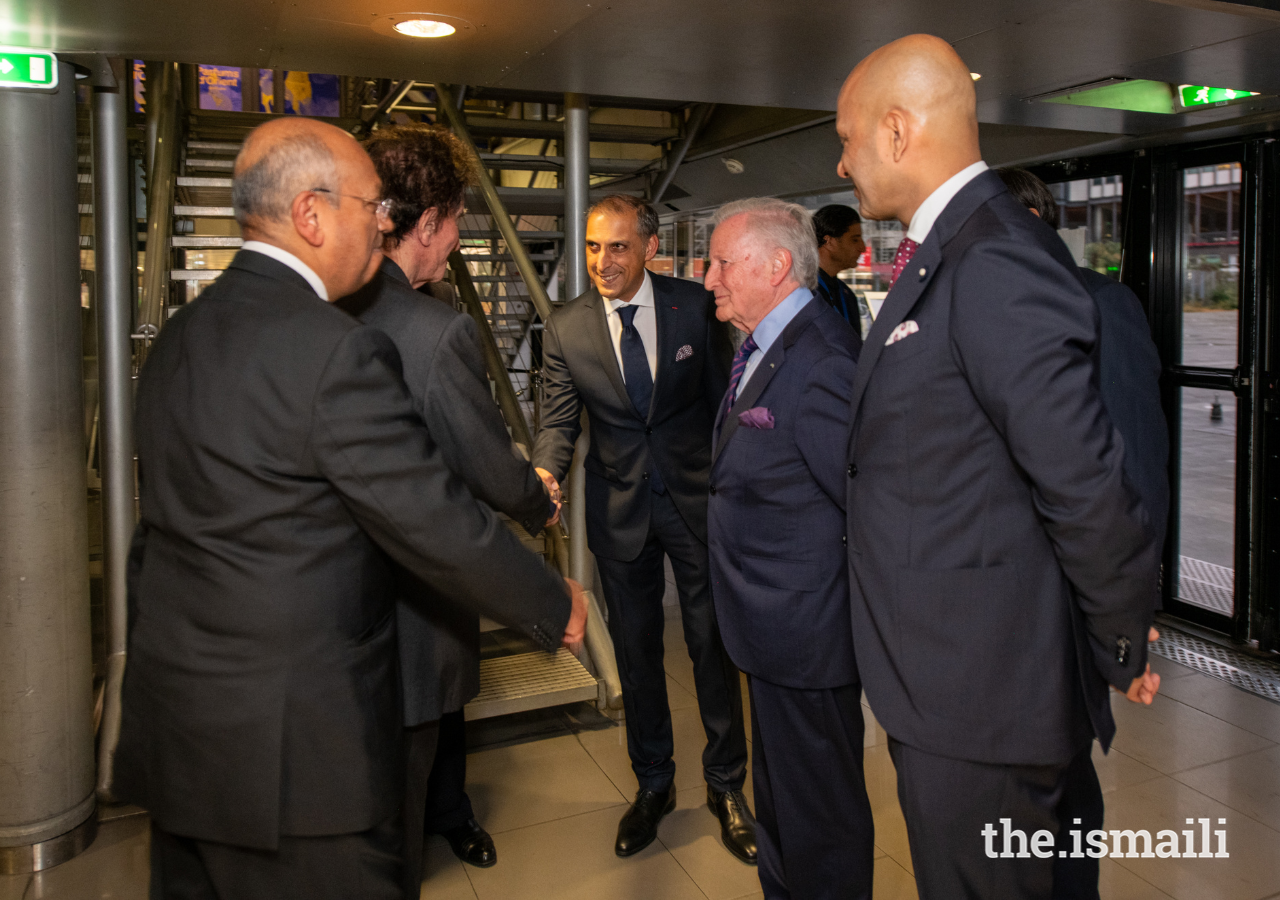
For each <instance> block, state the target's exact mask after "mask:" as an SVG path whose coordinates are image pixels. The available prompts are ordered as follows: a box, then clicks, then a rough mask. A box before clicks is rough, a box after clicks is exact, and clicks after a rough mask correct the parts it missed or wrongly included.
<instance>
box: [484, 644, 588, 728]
mask: <svg viewBox="0 0 1280 900" xmlns="http://www.w3.org/2000/svg"><path fill="white" fill-rule="evenodd" d="M599 695H600V689H599V686H598V685H597V682H596V679H595V676H594V675H592V674H591V673H590V672H588V671H587V670H586V669H585V668H583V665H582V663H580V662H578V660H577V659H576V658H575V657H574V655H573V654H572V653H570V652H569V651H568V650H565V649H563V648H561V649H560V650H557V651H556V652H555V654H554V655H553V654H549V653H543V652H541V651H539V652H536V653H519V654H516V655H515V656H500V657H498V658H497V659H486V660H481V662H480V693H479V694H478V695H477V696H476V698H475V699H474V700H472V701H471V702H470V703H468V704H467V706H466V718H467V721H469V722H470V721H473V720H475V719H489V718H492V717H494V716H505V715H510V714H511V713H517V712H524V711H526V710H530V709H543V708H545V707H548V706H560V705H561V704H563V703H577V702H578V701H580V700H595V699H597V698H598V697H599Z"/></svg>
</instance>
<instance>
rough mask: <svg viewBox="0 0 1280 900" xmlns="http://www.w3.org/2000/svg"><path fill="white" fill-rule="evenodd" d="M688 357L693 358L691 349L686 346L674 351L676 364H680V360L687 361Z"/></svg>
mask: <svg viewBox="0 0 1280 900" xmlns="http://www.w3.org/2000/svg"><path fill="white" fill-rule="evenodd" d="M690 356H693V348H692V347H690V346H689V345H688V344H685V345H684V346H683V347H681V348H680V349H679V350H677V351H676V362H680V360H682V359H688V358H689V357H690Z"/></svg>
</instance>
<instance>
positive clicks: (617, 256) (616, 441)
mask: <svg viewBox="0 0 1280 900" xmlns="http://www.w3.org/2000/svg"><path fill="white" fill-rule="evenodd" d="M586 244H587V271H588V272H589V273H590V276H591V283H592V288H591V290H589V291H587V292H586V293H585V294H583V295H582V296H580V297H577V298H575V299H573V300H571V301H569V303H567V304H565V305H564V306H563V307H561V308H560V309H559V310H557V311H556V312H555V313H554V314H553V315H552V316H551V319H550V320H549V321H548V322H547V327H546V331H545V332H544V333H543V345H542V354H543V370H542V374H543V378H544V379H545V382H544V384H545V386H544V399H543V404H542V430H541V431H540V432H539V433H538V437H537V439H536V440H535V441H534V448H533V463H534V465H535V466H538V467H539V472H540V473H541V474H542V475H543V477H544V479H546V480H547V481H548V482H549V483H550V484H552V485H555V484H557V483H558V482H559V481H561V480H563V479H564V477H565V474H566V473H567V472H568V470H569V463H570V461H571V460H572V458H573V447H574V442H575V441H576V440H577V439H578V435H579V434H580V433H581V431H582V411H583V410H584V409H585V410H586V412H587V415H588V417H589V418H590V422H591V444H590V447H589V449H588V451H587V456H586V460H585V461H584V465H585V467H586V500H587V505H586V516H587V543H588V546H590V548H591V552H592V553H594V554H595V556H596V563H597V564H598V566H599V569H600V581H601V586H602V588H603V589H604V598H605V603H606V604H607V605H608V608H609V633H610V636H611V637H612V638H613V645H614V649H615V650H616V651H617V656H618V672H619V675H620V677H621V679H622V699H623V703H624V705H625V707H626V714H627V752H628V753H629V754H630V756H631V767H632V770H633V771H634V772H635V774H636V780H637V781H638V782H639V790H638V792H637V793H636V799H635V802H634V803H633V804H632V805H631V808H630V809H629V810H627V812H626V814H625V815H624V816H623V817H622V821H621V822H620V823H619V825H618V837H617V841H616V843H615V845H614V850H615V851H616V852H617V854H618V855H619V856H631V855H632V854H634V853H638V852H639V851H640V850H642V849H644V848H645V847H647V846H648V845H649V844H650V843H651V842H652V841H653V840H654V838H655V837H657V834H658V822H659V821H660V820H661V819H662V817H663V816H664V815H666V814H667V813H668V812H670V811H671V810H672V809H674V808H675V803H676V789H675V781H674V779H675V769H676V765H675V760H674V759H673V758H672V754H673V752H674V744H673V740H672V732H671V711H670V708H669V707H668V705H667V681H666V671H665V669H664V668H663V645H662V632H663V625H664V620H665V616H664V611H663V608H662V597H663V594H664V593H665V590H666V577H665V573H664V571H663V557H664V556H665V557H666V558H667V559H669V560H670V561H671V569H672V572H673V573H674V574H675V580H676V590H677V591H678V592H679V595H680V615H681V620H682V622H683V624H684V636H685V643H686V644H687V645H688V648H689V656H690V658H691V659H692V660H693V677H694V683H695V687H696V690H697V695H698V710H699V712H700V713H701V715H702V725H703V729H704V731H705V732H706V735H707V747H706V750H705V751H704V752H703V754H702V768H703V774H704V776H705V778H706V781H707V805H708V806H709V807H710V808H711V810H712V811H713V812H714V813H715V814H716V815H717V817H718V818H719V819H720V829H721V835H722V837H723V838H724V842H725V846H726V847H728V849H729V851H730V852H731V853H733V854H734V855H735V856H737V857H738V858H739V859H741V860H743V861H745V862H750V863H754V862H755V858H756V839H755V820H754V819H753V818H752V816H751V810H750V809H749V808H748V807H747V801H746V797H745V796H744V795H743V793H742V786H743V784H744V782H745V779H746V772H747V742H746V733H745V729H744V727H743V721H742V718H743V716H742V685H741V682H740V680H739V675H738V670H737V669H736V668H735V667H734V665H733V663H732V662H730V661H729V656H728V654H726V653H725V650H724V644H723V643H722V642H721V640H720V629H719V626H718V625H717V623H716V615H715V609H714V608H713V606H712V602H711V592H710V590H709V589H708V585H707V565H708V562H707V475H708V471H709V469H710V468H711V428H712V423H713V421H714V418H715V413H716V408H717V406H718V405H719V402H720V398H721V397H723V396H724V389H725V384H726V382H727V368H728V361H729V355H730V353H731V350H730V344H729V340H728V336H727V335H726V334H724V332H723V331H722V330H721V329H720V327H719V326H718V323H717V322H716V321H715V316H714V312H713V308H714V307H713V304H712V302H711V299H710V295H709V294H708V293H707V292H706V290H705V289H704V288H703V287H702V285H700V284H696V283H694V282H690V281H682V280H679V279H676V278H667V277H664V276H662V275H654V274H653V273H651V272H648V271H647V270H646V269H645V263H646V262H647V261H648V260H650V259H652V258H653V256H654V254H656V253H657V251H658V216H657V214H656V213H655V212H654V211H653V208H652V207H650V206H649V205H648V204H647V203H645V202H644V201H643V200H637V199H636V198H635V197H631V196H628V195H625V194H614V195H611V196H608V197H605V198H604V199H602V200H600V201H598V202H597V203H596V204H594V205H593V206H592V207H591V209H590V210H589V211H588V213H587V234H586Z"/></svg>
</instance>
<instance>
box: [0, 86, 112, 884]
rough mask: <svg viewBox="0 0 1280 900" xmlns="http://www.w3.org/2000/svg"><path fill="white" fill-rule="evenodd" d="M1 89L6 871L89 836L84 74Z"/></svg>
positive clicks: (0, 618) (1, 849) (0, 520)
mask: <svg viewBox="0 0 1280 900" xmlns="http://www.w3.org/2000/svg"><path fill="white" fill-rule="evenodd" d="M58 84H59V86H58V88H57V89H56V90H55V91H22V90H14V89H6V90H0V122H3V123H4V127H3V128H0V158H3V159H4V161H5V162H4V165H3V166H0V208H3V209H5V210H7V211H8V213H9V214H8V215H5V216H0V249H2V252H0V422H2V423H3V426H2V427H0V497H2V498H3V501H0V873H14V872H22V871H28V872H29V871H33V870H35V869H39V868H45V867H48V866H49V865H55V864H56V863H57V862H60V861H62V860H63V859H64V858H66V857H67V856H68V855H69V854H71V853H73V852H74V851H75V850H76V848H77V847H81V846H83V844H84V843H85V842H86V840H87V839H88V838H89V837H91V835H92V829H93V827H94V823H95V822H96V818H94V811H95V798H94V771H93V769H94V767H93V673H92V650H91V644H90V630H89V572H88V560H89V548H88V543H89V536H88V521H87V520H88V508H87V502H86V497H87V494H88V487H87V484H86V478H85V462H84V461H85V435H84V382H83V373H82V363H81V357H82V352H83V351H82V344H81V332H80V261H79V249H78V243H79V241H78V232H79V217H78V212H77V209H76V205H77V186H76V152H77V151H76V112H75V93H76V81H75V70H74V69H73V68H72V66H71V65H70V64H69V63H66V62H59V63H58Z"/></svg>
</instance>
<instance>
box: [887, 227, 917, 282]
mask: <svg viewBox="0 0 1280 900" xmlns="http://www.w3.org/2000/svg"><path fill="white" fill-rule="evenodd" d="M919 249H920V245H919V244H917V243H916V242H915V241H913V240H911V238H909V237H904V238H903V239H902V243H900V244H898V252H897V253H895V254H894V255H893V281H894V282H896V281H897V280H898V276H899V275H901V274H902V270H903V269H905V268H906V267H907V263H909V262H911V257H913V256H915V255H916V251H917V250H919ZM891 283H892V282H891Z"/></svg>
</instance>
